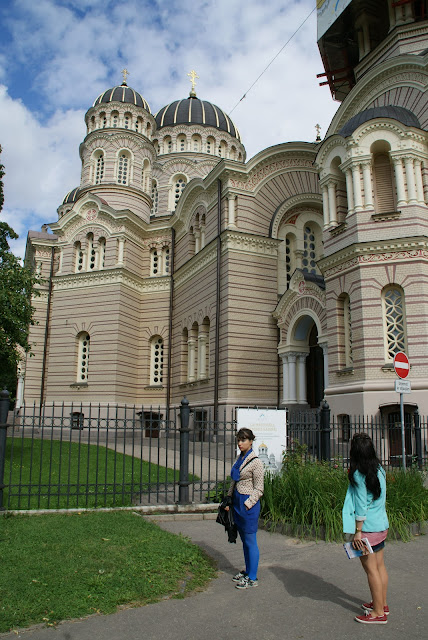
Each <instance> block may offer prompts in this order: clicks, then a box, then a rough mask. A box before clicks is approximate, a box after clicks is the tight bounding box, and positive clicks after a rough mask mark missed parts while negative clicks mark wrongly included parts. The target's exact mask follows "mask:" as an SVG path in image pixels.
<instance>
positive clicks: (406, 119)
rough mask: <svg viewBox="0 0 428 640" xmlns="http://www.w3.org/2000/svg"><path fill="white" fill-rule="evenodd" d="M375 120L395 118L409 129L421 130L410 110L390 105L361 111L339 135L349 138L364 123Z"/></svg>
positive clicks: (344, 126)
mask: <svg viewBox="0 0 428 640" xmlns="http://www.w3.org/2000/svg"><path fill="white" fill-rule="evenodd" d="M374 118H393V119H394V120H398V122H401V123H403V124H405V125H407V126H408V127H417V128H418V129H420V128H421V125H420V122H419V120H418V119H417V117H416V116H415V114H414V113H412V112H411V111H409V109H405V108H404V107H396V106H394V105H392V104H389V105H384V106H383V107H372V108H371V109H365V110H364V111H361V113H357V115H355V116H353V117H352V118H351V119H350V120H348V122H347V123H346V124H345V125H343V127H342V128H341V129H340V131H339V132H338V133H339V135H340V136H343V137H344V138H347V137H348V136H350V135H351V134H352V133H353V132H354V131H355V129H357V128H358V127H359V126H360V125H362V124H364V122H367V121H368V120H373V119H374Z"/></svg>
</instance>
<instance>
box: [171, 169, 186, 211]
mask: <svg viewBox="0 0 428 640" xmlns="http://www.w3.org/2000/svg"><path fill="white" fill-rule="evenodd" d="M185 186H186V178H185V177H184V176H179V177H177V178H176V181H175V185H174V187H175V188H174V207H173V208H174V209H175V208H176V206H177V203H178V201H179V199H180V196H181V194H182V193H183V190H184V187H185Z"/></svg>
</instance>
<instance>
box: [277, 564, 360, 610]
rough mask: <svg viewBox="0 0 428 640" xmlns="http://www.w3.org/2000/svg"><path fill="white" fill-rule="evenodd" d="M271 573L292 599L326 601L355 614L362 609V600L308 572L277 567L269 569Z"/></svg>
mask: <svg viewBox="0 0 428 640" xmlns="http://www.w3.org/2000/svg"><path fill="white" fill-rule="evenodd" d="M269 571H271V572H272V573H273V574H274V575H275V576H276V577H277V578H278V580H280V581H281V582H282V584H283V585H284V587H285V588H286V590H287V591H288V593H289V595H290V596H291V597H292V598H310V599H311V600H324V601H325V602H332V603H334V604H338V605H340V606H341V607H343V608H344V609H349V611H352V612H353V613H355V610H356V609H359V608H360V607H361V600H358V599H356V598H354V597H352V596H349V595H348V594H347V593H345V592H344V591H342V590H341V589H339V588H338V587H336V586H335V585H334V584H332V583H331V582H326V581H325V580H323V579H322V578H320V577H319V576H317V575H314V574H313V573H309V572H308V571H300V570H299V569H284V567H280V566H275V565H274V566H271V567H269Z"/></svg>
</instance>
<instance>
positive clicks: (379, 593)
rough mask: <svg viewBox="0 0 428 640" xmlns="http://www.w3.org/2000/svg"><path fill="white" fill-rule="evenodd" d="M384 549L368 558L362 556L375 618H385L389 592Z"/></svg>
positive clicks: (369, 555)
mask: <svg viewBox="0 0 428 640" xmlns="http://www.w3.org/2000/svg"><path fill="white" fill-rule="evenodd" d="M383 552H384V550H383V549H380V550H379V551H377V552H376V553H370V554H368V555H367V556H361V557H360V560H361V564H362V565H363V569H364V571H365V572H366V574H367V580H368V582H369V587H370V593H371V594H372V600H373V611H372V613H371V615H372V616H373V617H377V616H383V608H384V606H385V605H386V592H387V590H388V573H387V571H386V567H385V563H384V558H383Z"/></svg>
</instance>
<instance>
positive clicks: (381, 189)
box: [373, 153, 396, 213]
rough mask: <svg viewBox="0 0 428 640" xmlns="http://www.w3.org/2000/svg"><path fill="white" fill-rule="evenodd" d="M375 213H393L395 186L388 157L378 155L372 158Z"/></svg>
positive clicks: (384, 154)
mask: <svg viewBox="0 0 428 640" xmlns="http://www.w3.org/2000/svg"><path fill="white" fill-rule="evenodd" d="M373 175H374V187H375V198H376V213H390V212H391V211H395V209H396V205H395V185H394V181H393V173H392V167H391V162H390V159H389V155H388V154H386V153H380V154H377V155H375V156H374V158H373Z"/></svg>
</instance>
